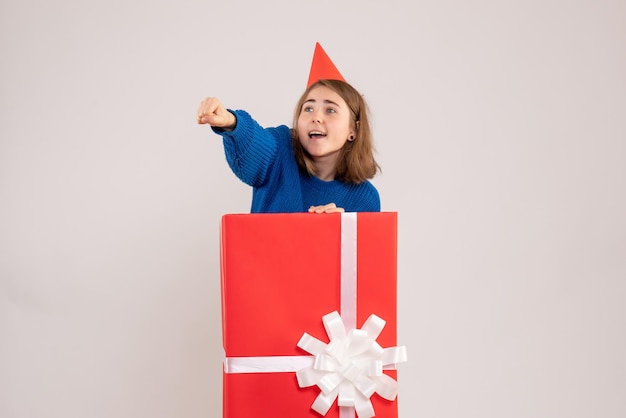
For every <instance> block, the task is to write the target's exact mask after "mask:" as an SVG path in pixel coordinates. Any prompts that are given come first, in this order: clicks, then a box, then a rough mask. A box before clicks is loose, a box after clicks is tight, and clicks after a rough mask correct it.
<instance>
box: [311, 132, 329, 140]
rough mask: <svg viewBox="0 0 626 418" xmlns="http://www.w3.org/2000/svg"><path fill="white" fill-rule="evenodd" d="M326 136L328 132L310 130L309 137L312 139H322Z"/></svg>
mask: <svg viewBox="0 0 626 418" xmlns="http://www.w3.org/2000/svg"><path fill="white" fill-rule="evenodd" d="M325 136H326V133H324V132H322V131H311V132H309V138H311V139H320V138H324V137H325Z"/></svg>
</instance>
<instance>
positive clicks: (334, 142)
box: [296, 86, 356, 163]
mask: <svg viewBox="0 0 626 418" xmlns="http://www.w3.org/2000/svg"><path fill="white" fill-rule="evenodd" d="M296 130H297V133H298V139H299V140H300V143H301V144H302V146H303V147H304V149H305V150H307V152H308V153H309V154H310V155H311V157H312V158H313V161H314V162H322V161H326V162H329V163H330V162H332V163H335V162H336V160H337V157H338V156H339V151H340V150H341V148H343V146H344V145H345V143H346V141H347V140H348V138H349V137H351V136H352V139H354V136H355V135H356V133H355V131H354V129H353V128H352V124H351V116H350V109H349V108H348V105H347V104H346V102H345V101H344V100H343V99H342V98H341V96H339V94H337V93H336V92H334V91H333V90H331V89H329V88H328V87H326V86H319V87H315V88H314V89H313V90H311V91H310V92H309V94H308V95H307V97H306V98H305V100H304V104H303V105H302V108H301V109H300V116H298V123H297V127H296Z"/></svg>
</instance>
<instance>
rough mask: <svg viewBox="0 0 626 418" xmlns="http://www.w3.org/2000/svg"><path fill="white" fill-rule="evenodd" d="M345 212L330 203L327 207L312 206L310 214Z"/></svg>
mask: <svg viewBox="0 0 626 418" xmlns="http://www.w3.org/2000/svg"><path fill="white" fill-rule="evenodd" d="M338 212H345V211H344V209H343V208H338V207H337V205H335V204H334V203H328V204H326V205H320V206H311V207H310V208H309V213H338Z"/></svg>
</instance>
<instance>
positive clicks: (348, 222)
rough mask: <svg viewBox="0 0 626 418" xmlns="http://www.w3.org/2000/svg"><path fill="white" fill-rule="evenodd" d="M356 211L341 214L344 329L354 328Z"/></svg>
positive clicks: (342, 312) (341, 309)
mask: <svg viewBox="0 0 626 418" xmlns="http://www.w3.org/2000/svg"><path fill="white" fill-rule="evenodd" d="M356 219H357V214H356V212H343V213H342V214H341V295H340V297H341V308H340V313H341V318H342V319H343V322H344V325H345V327H346V331H347V332H350V331H351V330H353V329H356V326H357V324H356V303H357V302H356V295H357V291H356V289H357V273H356V262H357V257H356V251H357V245H356V238H357V235H356V234H357V232H356V231H357V225H356Z"/></svg>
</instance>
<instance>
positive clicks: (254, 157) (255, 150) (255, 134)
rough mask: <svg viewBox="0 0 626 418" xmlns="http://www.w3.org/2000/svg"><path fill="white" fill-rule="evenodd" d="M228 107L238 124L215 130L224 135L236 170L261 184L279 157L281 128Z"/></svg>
mask: <svg viewBox="0 0 626 418" xmlns="http://www.w3.org/2000/svg"><path fill="white" fill-rule="evenodd" d="M229 111H230V112H232V113H233V114H234V115H235V117H236V118H237V124H236V125H235V128H234V129H233V130H232V131H229V132H227V131H224V130H223V129H219V128H213V131H214V132H215V133H217V134H219V135H221V136H222V141H223V143H224V152H225V154H226V161H227V162H228V165H229V166H230V168H231V169H232V170H233V173H235V175H236V176H237V177H239V179H240V180H241V181H243V182H244V183H246V184H248V185H250V186H252V187H260V186H262V185H263V184H264V183H265V182H266V181H267V178H268V176H269V174H270V170H271V167H272V163H273V162H274V160H275V159H276V155H277V143H276V130H277V129H279V128H263V127H261V126H260V125H259V124H258V123H257V122H256V121H255V120H254V119H252V117H251V116H250V115H249V114H248V113H247V112H245V111H243V110H234V111H233V110H230V109H229ZM282 128H284V129H288V128H287V127H286V126H284V127H282Z"/></svg>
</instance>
